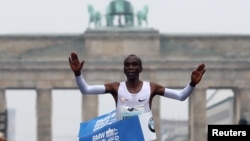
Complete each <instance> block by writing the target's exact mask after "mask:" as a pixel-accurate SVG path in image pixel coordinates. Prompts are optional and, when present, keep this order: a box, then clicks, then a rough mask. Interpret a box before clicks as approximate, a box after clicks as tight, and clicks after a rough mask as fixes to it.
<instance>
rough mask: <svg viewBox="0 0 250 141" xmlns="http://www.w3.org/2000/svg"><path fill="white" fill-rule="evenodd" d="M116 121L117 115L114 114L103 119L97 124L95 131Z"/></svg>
mask: <svg viewBox="0 0 250 141" xmlns="http://www.w3.org/2000/svg"><path fill="white" fill-rule="evenodd" d="M115 121H116V113H113V114H111V115H109V116H107V117H105V118H103V119H100V120H98V121H97V122H96V124H95V126H94V128H93V131H95V130H98V129H101V128H102V127H104V126H107V125H110V124H112V123H114V122H115Z"/></svg>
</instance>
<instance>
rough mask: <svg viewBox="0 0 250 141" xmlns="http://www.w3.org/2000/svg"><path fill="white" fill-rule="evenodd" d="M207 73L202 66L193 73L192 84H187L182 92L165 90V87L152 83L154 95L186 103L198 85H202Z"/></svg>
mask: <svg viewBox="0 0 250 141" xmlns="http://www.w3.org/2000/svg"><path fill="white" fill-rule="evenodd" d="M205 71H206V69H205V65H204V64H200V65H199V66H198V67H197V68H196V69H195V70H194V71H192V73H191V81H190V83H189V84H187V85H186V86H185V87H184V88H183V89H180V90H175V89H169V88H165V87H163V86H160V85H158V84H155V83H152V88H153V89H154V90H155V91H154V92H153V94H154V95H156V94H158V95H162V96H164V97H168V98H173V99H177V100H181V101H184V100H185V99H186V98H187V97H188V96H190V95H191V93H192V92H193V90H194V88H195V86H196V85H197V84H198V83H200V81H201V79H202V77H203V74H204V73H205Z"/></svg>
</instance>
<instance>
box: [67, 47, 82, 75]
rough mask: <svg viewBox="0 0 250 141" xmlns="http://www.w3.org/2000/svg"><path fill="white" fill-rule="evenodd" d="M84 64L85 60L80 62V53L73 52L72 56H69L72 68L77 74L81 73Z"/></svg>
mask: <svg viewBox="0 0 250 141" xmlns="http://www.w3.org/2000/svg"><path fill="white" fill-rule="evenodd" d="M83 64H84V60H83V61H82V62H81V63H80V62H79V59H78V55H77V54H76V53H75V52H71V56H70V57H69V65H70V67H71V70H72V71H73V72H74V73H75V76H80V75H81V69H82V67H83Z"/></svg>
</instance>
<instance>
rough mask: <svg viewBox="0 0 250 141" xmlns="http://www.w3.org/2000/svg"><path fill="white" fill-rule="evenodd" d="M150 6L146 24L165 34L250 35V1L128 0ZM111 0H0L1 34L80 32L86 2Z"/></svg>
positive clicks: (101, 6) (101, 4)
mask: <svg viewBox="0 0 250 141" xmlns="http://www.w3.org/2000/svg"><path fill="white" fill-rule="evenodd" d="M130 1H131V2H132V4H133V5H134V8H135V11H138V10H139V9H140V8H141V7H142V6H143V5H144V4H148V5H149V15H148V19H149V26H150V27H154V28H156V29H159V30H160V32H164V33H168V34H190V33H191V34H200V33H202V34H250V28H249V25H250V18H249V13H250V8H249V5H250V1H249V0H130ZM108 2H110V0H0V34H41V33H42V34H79V33H83V32H84V31H85V29H86V27H87V22H88V13H87V9H86V8H87V4H93V5H94V6H95V9H96V10H98V11H101V12H102V13H103V12H104V9H105V7H106V6H107V4H108Z"/></svg>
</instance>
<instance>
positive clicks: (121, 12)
mask: <svg viewBox="0 0 250 141" xmlns="http://www.w3.org/2000/svg"><path fill="white" fill-rule="evenodd" d="M88 12H89V27H90V26H91V24H92V23H93V24H94V26H95V27H100V26H101V25H102V23H101V21H102V14H101V13H100V12H99V11H96V10H95V9H94V7H93V6H92V5H88ZM103 15H104V16H105V17H104V18H105V20H106V27H116V26H118V27H134V26H135V20H136V21H137V26H139V27H142V26H143V25H146V26H147V25H148V19H147V15H148V6H147V5H145V6H144V7H142V9H139V10H136V11H135V10H134V8H133V6H132V4H131V3H130V2H129V1H128V0H111V1H110V2H109V4H108V5H107V7H106V11H105V13H104V14H103ZM117 19H118V21H115V20H117ZM115 22H116V23H118V25H115Z"/></svg>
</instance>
